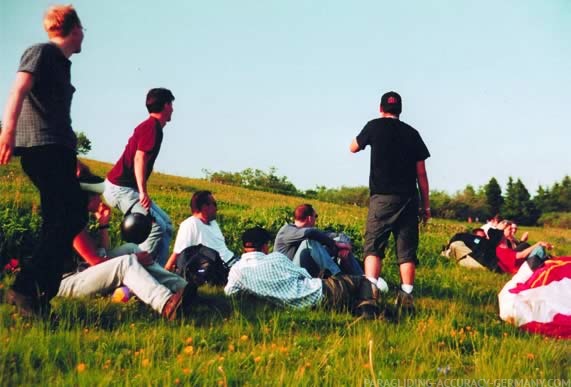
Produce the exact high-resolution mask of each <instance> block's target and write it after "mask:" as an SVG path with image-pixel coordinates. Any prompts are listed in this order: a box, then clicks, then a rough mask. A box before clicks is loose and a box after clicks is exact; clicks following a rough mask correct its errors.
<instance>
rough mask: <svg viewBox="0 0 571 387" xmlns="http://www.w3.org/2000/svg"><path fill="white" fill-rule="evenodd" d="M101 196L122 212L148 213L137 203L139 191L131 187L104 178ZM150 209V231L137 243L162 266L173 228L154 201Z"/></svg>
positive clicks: (166, 256)
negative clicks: (103, 190)
mask: <svg viewBox="0 0 571 387" xmlns="http://www.w3.org/2000/svg"><path fill="white" fill-rule="evenodd" d="M103 197H104V198H105V200H106V201H107V203H109V205H110V206H112V207H115V208H118V209H119V210H121V212H122V213H126V212H127V211H128V210H129V209H131V212H138V213H141V214H144V215H147V214H148V211H147V210H146V209H145V208H144V207H143V206H142V205H141V203H139V192H137V191H136V190H134V189H133V188H130V187H121V186H118V185H115V184H113V183H111V182H110V181H109V180H105V192H104V193H103ZM150 210H151V216H152V217H153V218H154V221H153V226H152V227H151V233H150V234H149V236H148V237H147V239H146V240H145V241H144V242H143V243H141V244H140V245H139V248H140V249H141V250H142V251H146V252H148V253H149V254H151V255H152V256H153V258H154V260H155V262H156V263H158V264H159V265H161V266H164V265H165V263H166V262H167V259H168V256H169V245H170V242H171V239H172V236H173V231H174V229H173V226H172V223H171V220H170V218H169V216H168V215H167V214H166V213H165V212H164V211H163V210H162V209H161V208H160V207H159V206H157V205H156V203H155V202H154V201H153V202H152V204H151V208H150Z"/></svg>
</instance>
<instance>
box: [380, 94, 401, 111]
mask: <svg viewBox="0 0 571 387" xmlns="http://www.w3.org/2000/svg"><path fill="white" fill-rule="evenodd" d="M381 109H383V112H385V113H390V114H400V113H401V112H402V98H401V96H400V95H399V94H398V93H397V92H396V91H389V92H388V93H385V94H383V96H382V97H381Z"/></svg>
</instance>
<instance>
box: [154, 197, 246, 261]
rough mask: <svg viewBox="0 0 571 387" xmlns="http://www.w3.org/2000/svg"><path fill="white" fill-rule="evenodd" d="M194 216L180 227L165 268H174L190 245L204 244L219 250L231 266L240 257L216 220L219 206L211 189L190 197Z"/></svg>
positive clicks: (223, 258)
mask: <svg viewBox="0 0 571 387" xmlns="http://www.w3.org/2000/svg"><path fill="white" fill-rule="evenodd" d="M190 210H191V211H192V216H190V217H188V218H186V219H185V220H184V221H183V222H182V223H181V224H180V227H179V229H178V233H177V235H176V240H175V243H174V251H173V253H172V254H171V256H170V258H169V259H168V261H167V263H166V265H165V269H167V270H172V269H173V268H174V266H175V264H176V260H177V258H178V256H179V254H180V253H181V252H182V251H183V250H184V249H186V248H187V247H190V246H196V245H199V244H202V245H204V246H206V247H210V248H211V249H214V250H216V251H217V252H218V254H219V255H220V258H222V260H223V261H224V263H225V264H226V266H227V267H231V266H232V265H233V264H234V263H235V262H236V261H237V260H238V259H239V257H236V256H234V253H233V252H232V251H230V249H228V247H227V246H226V241H225V239H224V236H223V235H222V231H221V230H220V227H219V226H218V223H217V222H216V213H217V211H218V207H217V206H216V200H214V196H212V193H211V192H210V191H197V192H195V193H194V195H192V198H191V199H190Z"/></svg>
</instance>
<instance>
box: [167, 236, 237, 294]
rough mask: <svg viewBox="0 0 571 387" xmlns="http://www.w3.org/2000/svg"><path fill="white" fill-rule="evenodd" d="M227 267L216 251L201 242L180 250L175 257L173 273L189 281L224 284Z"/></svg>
mask: <svg viewBox="0 0 571 387" xmlns="http://www.w3.org/2000/svg"><path fill="white" fill-rule="evenodd" d="M228 272H229V269H228V267H227V266H226V264H225V263H224V261H223V260H222V258H220V254H218V251H216V250H214V249H211V248H210V247H207V246H204V245H202V244H200V245H196V246H190V247H187V248H186V249H184V250H183V251H181V253H180V254H179V255H178V257H177V259H176V268H175V273H177V274H178V275H180V276H181V277H183V278H184V279H186V280H187V281H188V282H190V283H195V284H197V285H199V286H200V285H202V284H204V283H209V284H211V285H225V284H226V282H227V281H228Z"/></svg>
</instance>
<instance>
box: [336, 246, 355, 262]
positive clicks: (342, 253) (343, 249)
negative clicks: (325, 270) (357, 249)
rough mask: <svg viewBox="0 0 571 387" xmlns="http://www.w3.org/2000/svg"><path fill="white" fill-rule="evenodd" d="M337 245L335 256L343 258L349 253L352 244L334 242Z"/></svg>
mask: <svg viewBox="0 0 571 387" xmlns="http://www.w3.org/2000/svg"><path fill="white" fill-rule="evenodd" d="M335 245H336V246H337V251H338V252H337V256H338V257H339V258H341V259H345V258H347V257H348V256H349V254H351V250H352V246H351V244H350V243H342V242H335Z"/></svg>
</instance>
